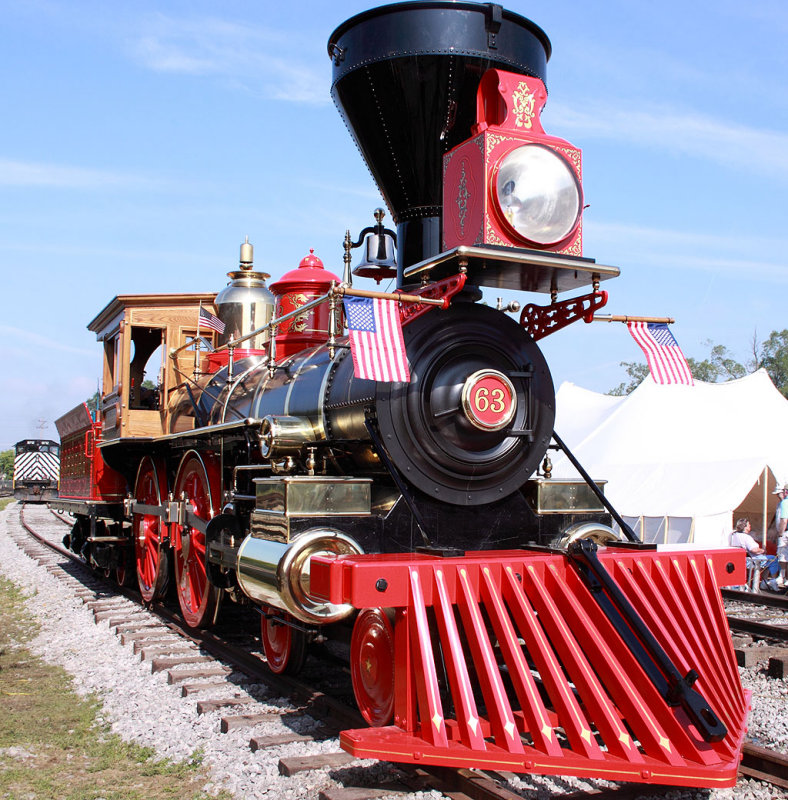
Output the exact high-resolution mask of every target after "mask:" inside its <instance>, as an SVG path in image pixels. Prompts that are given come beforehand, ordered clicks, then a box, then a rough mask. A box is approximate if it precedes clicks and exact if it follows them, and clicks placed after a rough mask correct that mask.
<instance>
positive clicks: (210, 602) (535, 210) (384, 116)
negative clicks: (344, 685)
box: [53, 0, 749, 786]
mask: <svg viewBox="0 0 788 800" xmlns="http://www.w3.org/2000/svg"><path fill="white" fill-rule="evenodd" d="M447 19H451V21H452V23H453V24H452V25H447ZM447 37H448V38H447ZM328 51H329V56H330V58H331V60H332V62H333V68H334V84H333V88H332V93H333V95H334V99H335V102H336V104H337V106H338V108H339V110H340V112H341V113H342V114H343V116H344V117H345V120H346V122H347V124H348V127H349V129H350V131H351V133H352V134H353V136H354V137H355V139H356V143H357V145H358V147H359V149H360V151H361V153H362V155H363V156H364V157H365V159H366V160H367V163H368V166H369V167H370V170H371V172H372V174H373V177H374V178H375V180H376V182H377V184H378V186H379V188H380V190H381V193H382V195H383V197H384V199H385V200H386V203H387V205H388V207H389V209H390V210H391V212H392V214H393V216H394V219H395V222H396V223H397V231H396V234H395V233H394V232H393V231H388V230H387V229H385V228H383V225H382V219H383V212H382V211H378V212H376V221H377V225H376V226H374V227H372V228H368V229H366V231H365V234H366V235H367V236H368V239H367V247H366V253H367V255H368V258H367V260H366V261H365V262H364V263H363V264H362V265H361V267H360V268H358V269H357V270H356V271H355V272H356V274H361V275H365V276H369V277H372V278H374V279H376V280H380V279H382V278H383V277H386V276H388V275H390V274H391V273H392V271H393V269H394V266H393V264H392V263H391V261H390V260H388V254H390V253H391V252H392V251H393V240H394V239H396V248H397V262H396V272H397V286H398V288H397V291H396V292H393V293H386V292H377V291H371V290H361V289H357V288H356V287H354V286H353V285H352V275H351V271H350V260H351V259H350V255H351V249H352V248H353V247H354V246H357V245H360V244H361V242H362V237H360V238H359V241H358V242H356V243H355V244H354V243H353V242H352V241H351V239H350V236H349V235H347V236H346V238H345V255H344V272H343V275H342V278H341V279H340V278H339V277H338V276H336V275H334V274H332V273H331V272H329V271H328V270H326V269H325V268H324V267H323V264H322V262H321V261H320V259H318V258H317V257H316V256H315V255H314V253H310V254H309V255H308V256H306V257H305V258H304V259H303V260H302V262H301V264H300V265H299V267H298V268H296V269H294V270H292V271H291V272H289V273H287V274H286V275H284V276H283V277H282V278H281V279H279V280H278V281H277V282H276V283H274V284H273V285H272V286H271V287H270V290H269V288H268V287H267V285H266V279H267V278H268V277H269V276H268V275H266V274H265V273H262V272H259V271H257V270H255V268H254V264H253V258H252V255H253V252H252V246H251V245H250V244H249V243H248V241H247V242H245V243H244V244H243V245H241V259H240V265H239V268H238V269H237V270H235V271H232V272H230V273H228V277H229V278H230V283H229V284H228V286H227V287H225V289H223V290H222V291H221V292H219V293H218V295H214V294H213V293H205V294H188V295H187V294H183V295H119V296H118V297H116V298H114V299H113V300H112V301H111V302H110V303H109V304H108V305H107V307H105V308H104V309H103V310H102V311H101V312H100V313H99V315H98V316H97V317H96V318H95V319H94V320H93V321H92V322H91V323H90V325H89V326H88V327H89V329H90V330H92V331H93V332H95V333H96V335H97V338H98V339H99V341H101V342H102V343H103V347H104V370H103V387H102V393H101V398H100V408H99V409H97V411H96V412H95V413H94V412H91V410H89V409H88V408H87V406H85V405H82V406H79V407H77V408H76V409H74V410H72V411H71V412H69V413H68V414H66V415H64V416H63V417H61V419H60V420H58V422H57V424H58V430H59V432H60V435H61V441H62V447H63V452H64V454H67V456H68V457H67V458H66V459H65V460H64V464H67V468H66V469H64V474H63V477H62V482H61V486H62V488H61V496H60V497H59V498H58V500H57V501H56V502H54V503H53V506H55V507H57V508H59V509H61V510H64V511H68V512H70V513H72V514H73V515H74V516H75V524H74V527H73V529H72V531H71V533H70V534H69V535H68V536H67V537H66V541H67V544H68V545H69V546H70V547H71V549H73V550H75V551H76V552H80V553H81V554H82V555H83V556H84V557H85V558H86V560H88V561H89V562H90V563H91V564H93V565H94V566H95V567H96V568H99V569H103V570H105V571H107V572H112V571H114V572H115V574H116V576H117V579H118V581H119V582H121V583H123V582H127V581H131V580H134V578H135V576H136V581H137V583H138V585H139V588H140V591H141V594H142V597H143V600H144V601H145V602H146V603H151V602H154V601H156V600H157V599H159V598H161V597H162V596H164V594H165V593H166V592H167V591H168V589H169V588H170V587H172V589H173V591H174V593H175V594H176V595H177V598H178V601H179V604H180V607H181V611H182V613H183V616H184V619H185V620H186V622H187V623H188V624H189V625H192V626H194V627H200V626H208V625H210V624H212V623H213V622H214V621H215V620H216V618H217V615H218V614H219V613H220V608H221V603H222V601H224V600H229V601H235V602H241V603H248V604H252V605H254V606H255V607H257V608H259V609H260V611H261V637H262V643H263V650H264V653H265V656H266V660H267V663H268V665H269V667H270V668H271V669H272V670H273V671H274V672H296V671H298V670H299V669H300V668H301V667H302V665H303V663H304V660H305V658H306V657H307V653H308V647H309V644H310V641H312V640H313V639H316V638H326V637H336V638H337V639H339V640H342V641H348V640H349V642H350V648H349V650H350V652H349V659H350V669H351V674H352V678H353V687H354V691H355V694H356V699H357V701H358V704H359V708H360V710H361V712H362V714H363V715H364V716H365V718H366V719H367V721H368V722H369V723H370V726H371V727H370V728H368V729H362V730H357V731H346V732H344V733H343V735H342V738H341V743H342V746H343V747H345V748H346V749H347V750H348V751H350V752H351V753H354V754H356V755H359V756H362V757H376V758H385V759H388V760H400V761H410V762H416V763H418V762H423V763H437V764H443V765H453V766H466V767H468V766H470V767H490V768H499V769H507V770H511V771H515V772H536V773H558V774H577V775H585V776H589V777H605V778H610V779H613V780H633V781H644V782H656V783H667V784H680V785H695V786H725V785H732V784H733V783H734V782H735V780H736V771H737V766H738V757H739V752H740V749H741V743H742V737H743V732H744V726H745V723H746V715H747V709H748V700H749V696H748V694H747V693H746V692H744V691H743V689H742V687H741V685H740V683H739V679H738V673H737V668H736V662H735V658H734V656H733V651H732V647H731V644H730V637H729V632H728V630H727V625H726V622H725V618H724V612H723V609H722V605H721V600H720V597H719V587H720V586H722V585H726V584H728V585H732V584H737V583H742V582H743V572H744V558H743V555H741V554H734V553H732V552H731V551H730V550H727V549H721V550H718V551H713V552H710V553H698V552H695V551H670V550H660V549H657V548H655V547H653V546H649V545H643V544H642V543H640V542H639V541H637V539H636V537H635V536H634V534H633V533H632V532H631V531H630V530H629V529H628V528H627V526H626V525H625V523H624V522H623V520H621V519H620V517H618V515H617V514H616V512H615V509H613V508H612V507H611V506H610V504H609V502H608V501H607V499H606V498H605V496H604V492H603V489H602V487H603V483H602V482H597V481H594V480H592V479H591V477H590V476H588V475H586V474H585V473H584V472H582V467H580V466H579V465H578V467H579V469H580V474H581V478H582V479H581V480H578V481H574V482H573V481H556V480H554V479H553V478H552V476H551V468H550V460H549V450H550V449H551V448H553V447H560V448H562V449H566V448H565V446H564V444H563V442H562V440H561V439H560V437H559V436H558V434H557V432H555V431H554V429H553V428H554V417H555V393H554V389H553V384H552V378H551V376H550V372H549V368H548V366H547V364H546V362H545V359H544V357H543V356H542V354H541V351H540V350H539V347H538V345H537V344H536V341H537V340H538V339H540V338H542V337H543V336H546V335H548V334H550V333H553V332H555V331H557V330H559V329H561V328H563V327H566V326H567V325H570V324H572V323H575V322H578V321H581V320H585V321H590V318H591V315H592V314H593V311H594V310H596V309H597V308H599V307H601V306H602V305H604V304H605V303H606V301H607V294H606V292H604V291H601V290H600V284H601V282H602V281H605V280H608V279H611V278H614V277H616V276H617V275H618V272H619V271H618V269H617V268H615V267H609V266H604V265H601V264H597V263H596V262H595V261H594V260H593V259H590V258H587V257H584V256H583V255H582V236H581V222H582V173H581V169H580V151H579V150H578V149H577V148H575V147H574V146H572V145H570V144H569V143H568V142H564V141H563V140H559V139H556V138H555V137H551V136H549V135H548V134H546V133H545V132H544V130H543V129H542V127H541V122H540V119H539V115H540V112H541V106H542V105H543V104H544V101H545V99H546V91H545V89H544V80H545V67H546V61H547V58H548V57H549V55H550V43H549V40H548V39H547V37H546V35H545V34H544V32H543V31H541V29H539V28H538V27H537V26H536V25H534V24H533V23H531V22H530V21H529V20H526V19H524V18H523V17H520V16H518V15H516V14H512V13H510V12H508V11H504V10H503V9H501V7H500V6H497V5H494V4H477V3H469V2H447V1H446V0H429V1H425V2H413V3H401V4H394V5H389V6H382V7H380V8H378V9H372V10H371V11H368V12H365V13H363V14H360V15H357V16H356V17H353V18H351V19H350V20H348V21H347V22H345V23H343V25H341V26H340V27H339V28H337V30H336V31H334V33H333V34H332V36H331V38H330V40H329V47H328ZM422 74H429V75H430V76H431V81H432V83H430V84H429V88H430V92H427V93H426V94H427V95H429V98H430V99H429V100H425V96H426V95H425V94H424V93H419V92H414V91H413V86H415V85H419V81H418V80H416V78H417V77H418V76H419V75H422ZM370 91H371V92H372V93H373V95H374V97H375V102H371V101H370V99H369V97H368V93H369V92H370ZM381 98H385V102H381V101H380V100H381ZM524 126H525V128H526V129H527V130H524ZM383 143H385V148H386V149H385V150H384V151H381V147H383ZM513 165H514V166H513ZM534 165H536V166H534ZM502 175H503V176H504V177H505V178H506V180H504V179H503V178H501V177H500V176H502ZM545 175H546V176H547V177H546V178H545V177H544V176H545ZM499 178H500V179H499ZM540 181H544V185H542V183H540ZM458 232H459V233H458ZM447 233H448V238H447ZM376 254H377V255H376ZM483 286H489V287H499V288H507V289H513V290H516V291H520V292H529V293H541V294H545V295H549V298H550V303H549V304H548V305H545V306H538V305H536V304H534V303H529V304H527V305H526V306H525V307H524V308H523V310H522V314H521V316H520V318H519V320H515V319H512V317H511V316H509V315H508V313H507V311H506V310H504V309H493V308H490V307H488V306H486V305H484V304H482V303H480V302H479V300H480V299H481V291H480V287H483ZM575 290H586V291H587V293H586V294H583V295H578V296H574V297H570V298H568V299H561V300H559V299H558V295H559V294H560V293H562V292H567V291H575ZM353 296H355V297H368V298H376V299H378V300H383V301H387V302H389V303H392V302H393V303H396V308H397V313H398V315H399V322H400V324H401V327H402V332H403V340H404V347H405V350H406V352H407V358H408V362H409V365H410V374H411V379H410V381H409V382H407V383H396V382H381V381H372V380H367V379H361V378H359V377H358V376H357V375H356V374H355V372H354V365H353V359H352V358H350V357H349V356H350V345H349V342H348V339H347V338H346V337H345V336H344V335H343V331H344V318H343V311H342V300H343V298H347V297H353ZM157 351H158V352H160V353H161V364H160V365H157V366H158V380H157V382H156V384H155V385H150V384H147V385H146V384H145V382H144V378H145V370H146V368H147V369H151V367H150V366H149V365H150V364H152V363H154V362H153V361H151V359H154V360H155V353H156V352H157ZM613 520H615V521H616V522H617V523H618V528H617V529H614V528H613V527H612V523H613Z"/></svg>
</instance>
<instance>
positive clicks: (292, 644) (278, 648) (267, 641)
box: [260, 607, 307, 675]
mask: <svg viewBox="0 0 788 800" xmlns="http://www.w3.org/2000/svg"><path fill="white" fill-rule="evenodd" d="M275 614H276V616H275ZM277 617H278V618H277ZM261 619H262V622H261V624H260V636H261V638H262V640H263V653H265V660H266V662H267V663H268V668H269V669H270V670H271V672H274V673H276V674H277V675H297V674H298V673H299V672H301V670H302V669H303V667H304V662H305V661H306V656H307V652H306V651H307V638H306V634H305V633H304V632H303V631H301V630H299V629H298V628H293V627H292V626H291V625H287V624H286V623H285V622H282V621H280V620H291V619H292V617H291V616H290V615H289V614H287V613H285V612H274V610H273V609H271V608H267V607H263V614H262V617H261Z"/></svg>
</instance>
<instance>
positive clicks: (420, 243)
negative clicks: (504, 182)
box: [328, 0, 550, 285]
mask: <svg viewBox="0 0 788 800" xmlns="http://www.w3.org/2000/svg"><path fill="white" fill-rule="evenodd" d="M328 53H329V55H330V56H331V58H332V60H333V62H334V75H333V83H332V87H331V94H332V96H333V98H334V102H335V103H336V105H337V107H338V108H339V111H340V113H341V114H342V116H343V117H344V119H345V123H346V124H347V126H348V128H349V129H350V131H351V133H352V134H353V137H354V139H355V140H356V144H357V145H358V148H359V150H360V151H361V154H362V156H363V157H364V160H365V161H366V162H367V166H368V167H369V169H370V172H371V173H372V177H373V178H374V179H375V182H376V183H377V185H378V188H379V189H380V191H381V194H382V195H383V197H384V198H385V200H386V203H387V204H388V206H389V209H390V210H391V213H392V215H393V217H394V221H395V222H396V223H397V263H398V269H399V276H398V283H399V284H400V285H401V284H402V270H403V269H404V268H405V267H407V266H410V265H412V264H416V263H418V262H419V261H423V260H424V259H426V258H429V257H431V256H434V255H436V254H437V253H439V252H440V243H441V216H442V214H441V199H442V198H441V186H442V177H441V167H442V159H443V154H444V153H446V152H447V151H448V150H451V148H452V147H454V146H455V145H457V144H459V143H460V142H462V141H464V140H465V139H467V138H468V137H469V136H470V135H471V125H473V123H474V122H475V121H476V89H477V87H478V85H479V80H480V79H481V76H482V75H483V74H484V73H485V71H486V70H488V69H490V68H491V67H497V68H500V69H505V70H509V71H510V72H518V73H521V74H524V75H531V76H534V77H537V78H540V79H541V80H542V81H543V82H544V81H545V77H546V76H545V72H546V66H547V60H548V58H549V57H550V40H549V39H548V38H547V35H546V34H545V33H544V31H542V29H541V28H539V27H538V26H537V25H535V24H534V23H532V22H531V21H530V20H527V19H526V18H525V17H521V16H519V15H518V14H513V13H511V12H509V11H505V10H504V9H503V8H501V6H499V5H495V4H493V3H467V2H451V0H436V1H435V2H410V3H395V4H392V5H387V6H381V7H380V8H373V9H371V10H370V11H366V12H364V13H362V14H358V15H356V16H355V17H351V18H350V19H349V20H347V22H345V23H343V24H342V25H340V26H339V27H338V28H337V29H336V30H335V31H334V33H333V34H331V37H330V39H329V41H328Z"/></svg>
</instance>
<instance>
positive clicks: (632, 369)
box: [608, 361, 649, 397]
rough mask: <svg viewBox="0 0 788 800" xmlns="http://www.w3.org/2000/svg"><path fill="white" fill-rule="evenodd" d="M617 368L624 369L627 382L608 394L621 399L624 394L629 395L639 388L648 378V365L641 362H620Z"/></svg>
mask: <svg viewBox="0 0 788 800" xmlns="http://www.w3.org/2000/svg"><path fill="white" fill-rule="evenodd" d="M619 366H622V367H625V368H626V371H627V375H629V381H628V382H626V381H625V382H624V383H619V384H618V386H616V388H615V389H611V390H610V391H609V392H608V394H612V395H615V396H616V397H621V396H622V395H625V394H630V393H631V392H633V391H634V390H635V389H637V388H638V386H640V384H641V383H642V382H643V381H644V380H645V379H646V378H647V377H648V372H649V370H648V364H644V363H643V362H642V361H622V362H621V364H620V365H619Z"/></svg>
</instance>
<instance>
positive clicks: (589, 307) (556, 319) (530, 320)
mask: <svg viewBox="0 0 788 800" xmlns="http://www.w3.org/2000/svg"><path fill="white" fill-rule="evenodd" d="M605 305H607V292H605V291H600V292H591V294H584V295H582V296H581V297H572V298H570V299H569V300H561V301H557V302H554V303H551V304H550V305H549V306H538V305H536V304H535V303H528V304H527V305H525V306H523V310H522V312H521V313H520V324H521V325H522V326H523V327H524V328H525V329H526V330H527V331H528V333H530V334H531V337H532V338H533V339H534V341H537V340H539V339H543V338H544V337H545V336H549V335H550V334H551V333H555V331H559V330H561V328H565V327H566V326H567V325H571V324H572V323H573V322H577V321H578V320H580V319H582V320H583V322H591V321H592V320H593V318H594V314H595V313H596V312H597V311H599V309H600V308H602V307H603V306H605Z"/></svg>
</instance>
